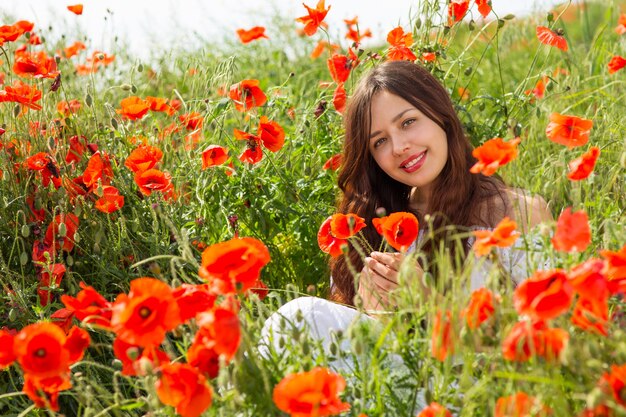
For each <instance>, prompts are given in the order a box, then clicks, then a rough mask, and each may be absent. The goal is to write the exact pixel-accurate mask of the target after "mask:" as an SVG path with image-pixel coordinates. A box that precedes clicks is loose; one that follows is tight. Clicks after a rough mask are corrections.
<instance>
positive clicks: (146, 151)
mask: <svg viewBox="0 0 626 417" xmlns="http://www.w3.org/2000/svg"><path fill="white" fill-rule="evenodd" d="M162 158H163V152H162V151H161V150H160V149H159V148H155V147H154V146H150V145H141V146H139V147H138V148H135V149H133V151H132V152H131V153H130V155H128V158H126V160H125V161H124V166H126V168H128V169H130V170H131V171H132V172H134V173H139V172H143V171H147V170H149V169H152V168H154V167H155V166H156V164H158V163H159V162H160V161H161V159H162Z"/></svg>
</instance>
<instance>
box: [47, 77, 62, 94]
mask: <svg viewBox="0 0 626 417" xmlns="http://www.w3.org/2000/svg"><path fill="white" fill-rule="evenodd" d="M59 87H61V74H59V75H57V76H56V77H55V79H54V81H53V82H52V84H51V85H50V91H57V90H58V89H59Z"/></svg>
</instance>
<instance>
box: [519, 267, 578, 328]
mask: <svg viewBox="0 0 626 417" xmlns="http://www.w3.org/2000/svg"><path fill="white" fill-rule="evenodd" d="M573 297H574V288H573V287H572V285H571V284H570V282H569V280H568V279H567V274H566V273H565V271H563V270H561V269H554V270H550V271H537V272H535V274H534V275H533V276H532V277H530V278H528V279H527V280H525V281H523V282H522V283H521V284H520V285H519V286H518V287H517V288H516V289H515V292H514V293H513V301H514V304H515V309H516V310H517V312H518V313H519V314H526V315H528V316H529V317H530V318H532V319H533V320H550V319H553V318H555V317H558V316H560V315H561V314H563V313H564V312H566V311H567V310H569V307H570V305H571V304H572V300H573Z"/></svg>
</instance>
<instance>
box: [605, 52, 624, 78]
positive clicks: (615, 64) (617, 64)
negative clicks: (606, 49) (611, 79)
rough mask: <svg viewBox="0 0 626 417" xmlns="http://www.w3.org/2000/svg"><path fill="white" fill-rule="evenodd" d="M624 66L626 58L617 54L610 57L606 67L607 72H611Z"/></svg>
mask: <svg viewBox="0 0 626 417" xmlns="http://www.w3.org/2000/svg"><path fill="white" fill-rule="evenodd" d="M625 66H626V58H624V57H621V56H619V55H616V56H614V57H613V58H611V60H610V61H609V63H608V64H607V67H608V68H609V74H613V73H615V72H617V71H619V70H621V69H622V68H624V67H625Z"/></svg>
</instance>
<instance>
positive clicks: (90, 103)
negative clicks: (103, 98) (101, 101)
mask: <svg viewBox="0 0 626 417" xmlns="http://www.w3.org/2000/svg"><path fill="white" fill-rule="evenodd" d="M85 104H86V105H87V107H91V105H92V104H93V99H92V98H91V94H87V95H86V96H85Z"/></svg>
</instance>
